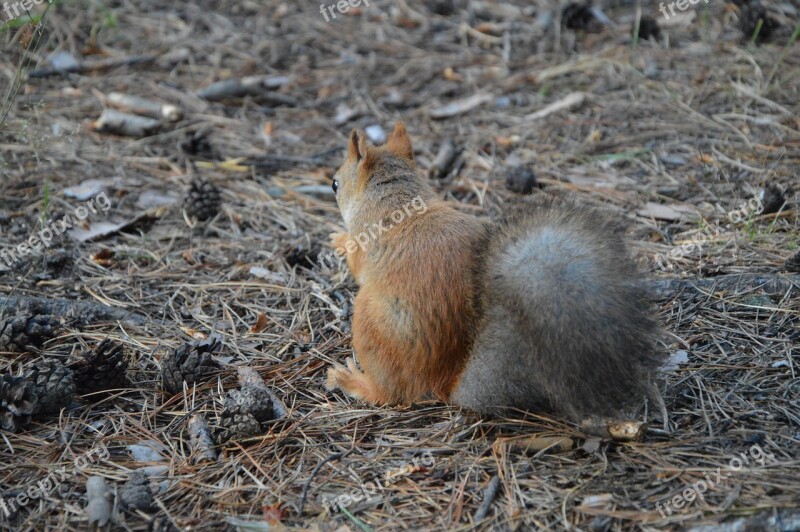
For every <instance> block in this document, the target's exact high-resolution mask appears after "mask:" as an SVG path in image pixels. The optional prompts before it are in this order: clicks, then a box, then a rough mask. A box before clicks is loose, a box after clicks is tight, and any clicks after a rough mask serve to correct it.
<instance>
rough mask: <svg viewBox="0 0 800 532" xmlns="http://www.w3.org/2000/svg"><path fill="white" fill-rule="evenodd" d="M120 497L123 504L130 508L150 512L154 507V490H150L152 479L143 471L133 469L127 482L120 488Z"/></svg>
mask: <svg viewBox="0 0 800 532" xmlns="http://www.w3.org/2000/svg"><path fill="white" fill-rule="evenodd" d="M119 499H120V501H121V502H122V506H123V507H124V508H127V509H129V510H141V511H143V512H149V511H150V510H152V508H153V503H154V501H153V492H152V491H150V480H149V479H148V478H147V475H146V474H145V473H144V472H143V471H133V472H132V473H131V474H130V475H129V476H128V480H127V482H125V484H123V485H122V486H121V487H120V488H119Z"/></svg>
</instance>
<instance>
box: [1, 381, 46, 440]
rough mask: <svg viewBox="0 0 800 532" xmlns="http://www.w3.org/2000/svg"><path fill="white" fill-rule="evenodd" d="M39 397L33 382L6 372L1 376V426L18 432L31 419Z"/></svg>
mask: <svg viewBox="0 0 800 532" xmlns="http://www.w3.org/2000/svg"><path fill="white" fill-rule="evenodd" d="M36 403H37V397H36V392H35V391H34V386H33V383H32V382H31V381H30V380H28V379H26V378H24V377H15V376H13V375H11V374H10V373H6V374H5V375H3V376H2V378H0V428H2V429H3V430H8V431H11V432H16V431H17V429H18V428H20V427H24V426H25V425H27V424H28V423H30V421H31V416H32V415H33V412H34V410H35V409H36Z"/></svg>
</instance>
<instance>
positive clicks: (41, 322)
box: [0, 314, 63, 351]
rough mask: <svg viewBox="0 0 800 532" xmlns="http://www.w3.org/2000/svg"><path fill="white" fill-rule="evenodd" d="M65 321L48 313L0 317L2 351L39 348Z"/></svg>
mask: <svg viewBox="0 0 800 532" xmlns="http://www.w3.org/2000/svg"><path fill="white" fill-rule="evenodd" d="M62 324H63V321H62V320H61V319H60V318H57V317H56V316H50V315H46V314H35V315H22V316H14V317H9V318H5V319H0V351H30V350H32V349H39V348H40V347H42V345H43V344H44V343H45V342H46V341H47V340H50V339H51V338H54V337H55V336H56V334H58V331H59V330H60V329H61V326H62Z"/></svg>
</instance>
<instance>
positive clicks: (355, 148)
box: [348, 129, 367, 162]
mask: <svg viewBox="0 0 800 532" xmlns="http://www.w3.org/2000/svg"><path fill="white" fill-rule="evenodd" d="M349 150H350V152H349V154H348V157H350V158H351V159H355V161H356V162H358V161H360V160H361V159H363V158H364V157H366V156H367V136H366V134H364V132H363V131H361V130H358V129H354V130H353V131H351V132H350V144H349Z"/></svg>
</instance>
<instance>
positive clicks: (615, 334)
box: [453, 195, 659, 420]
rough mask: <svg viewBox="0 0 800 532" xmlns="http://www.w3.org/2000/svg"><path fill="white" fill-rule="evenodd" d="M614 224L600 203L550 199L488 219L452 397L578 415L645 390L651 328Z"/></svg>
mask: <svg viewBox="0 0 800 532" xmlns="http://www.w3.org/2000/svg"><path fill="white" fill-rule="evenodd" d="M542 196H544V195H542ZM619 233H620V231H619V230H618V228H617V227H616V226H615V224H614V223H612V222H611V221H610V219H609V218H608V217H607V216H605V215H603V214H602V213H600V212H598V211H595V210H593V209H589V208H586V207H585V206H579V205H576V204H574V203H572V202H570V201H566V200H563V199H558V198H553V197H542V198H539V199H537V200H535V201H532V202H528V203H525V204H523V205H520V206H517V207H516V208H514V209H512V210H510V212H509V213H508V214H507V215H506V216H505V217H504V218H503V219H501V220H498V221H496V222H495V224H494V227H493V230H492V231H491V235H490V241H489V242H488V245H487V253H486V255H485V261H484V263H483V264H484V266H483V267H482V268H481V269H480V271H479V272H478V274H477V276H478V280H477V284H478V286H479V290H478V292H479V293H480V294H482V297H480V299H481V300H482V302H483V308H482V309H481V312H482V316H483V317H482V320H481V325H480V328H479V330H478V331H476V337H475V342H474V345H473V352H472V355H471V357H470V358H469V362H468V364H467V367H466V369H465V370H464V373H463V375H462V377H461V380H460V381H459V383H458V386H457V387H456V389H455V391H454V393H453V400H454V401H455V402H456V403H459V404H461V405H463V406H466V407H468V408H471V409H473V410H477V411H482V412H491V411H498V410H502V409H507V408H518V409H522V410H528V411H542V410H545V411H551V412H552V411H555V412H560V413H562V414H566V415H568V416H570V417H572V418H573V419H575V420H580V419H582V418H584V417H586V416H591V415H600V416H610V415H614V414H618V413H619V412H620V411H621V410H622V409H624V408H625V407H626V406H628V405H631V404H632V403H637V402H639V401H640V400H641V399H642V398H643V397H644V396H645V395H647V394H648V392H649V390H650V388H649V386H650V384H649V383H650V381H651V379H652V375H653V370H654V368H655V367H656V366H657V365H658V362H659V357H658V356H657V354H656V346H655V344H656V339H657V337H658V327H657V326H656V323H655V321H653V319H652V318H651V317H650V315H649V302H648V298H647V294H646V293H645V291H644V289H643V287H642V286H641V283H640V276H639V274H638V272H637V268H636V265H635V264H634V262H633V260H632V259H631V258H630V257H629V256H628V253H627V249H626V247H625V244H624V241H623V238H622V236H621V235H620V234H619Z"/></svg>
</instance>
